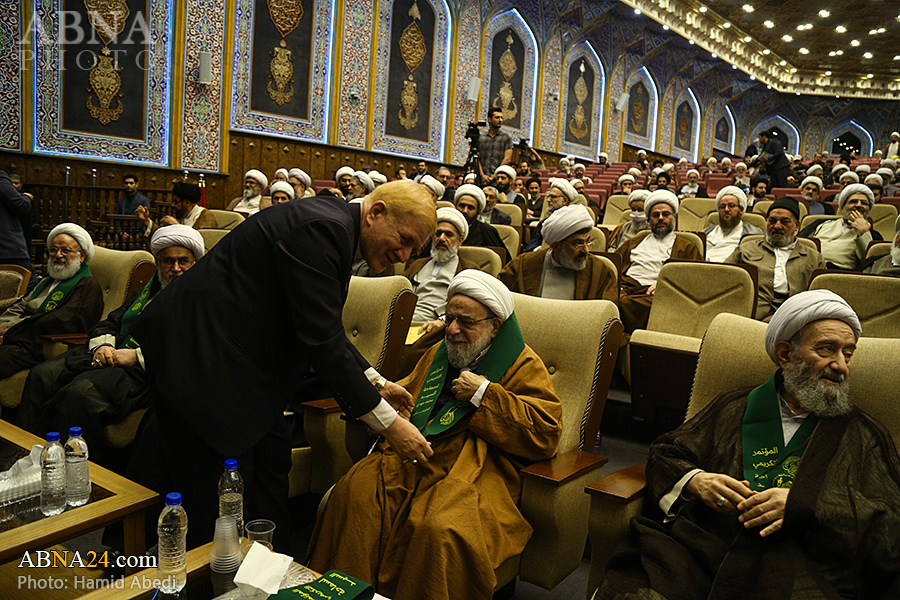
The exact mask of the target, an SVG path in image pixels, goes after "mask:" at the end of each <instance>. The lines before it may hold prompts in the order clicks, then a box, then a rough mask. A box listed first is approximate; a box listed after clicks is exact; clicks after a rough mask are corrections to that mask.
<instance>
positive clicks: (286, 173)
mask: <svg viewBox="0 0 900 600" xmlns="http://www.w3.org/2000/svg"><path fill="white" fill-rule="evenodd" d="M279 173H282V174H284V178H285V179H287V178H288V170H287V169H284V168H281V169H276V170H275V174H276V175H278V174H279Z"/></svg>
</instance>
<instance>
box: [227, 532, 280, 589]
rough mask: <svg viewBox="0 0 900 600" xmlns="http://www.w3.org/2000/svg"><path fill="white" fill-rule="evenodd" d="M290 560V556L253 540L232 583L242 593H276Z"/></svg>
mask: <svg viewBox="0 0 900 600" xmlns="http://www.w3.org/2000/svg"><path fill="white" fill-rule="evenodd" d="M292 562H293V559H292V558H291V557H290V556H288V555H286V554H278V553H277V552H272V551H271V550H269V549H268V548H266V547H265V546H263V545H262V544H257V543H256V542H253V545H252V546H250V551H249V552H247V556H245V557H244V562H242V563H241V568H240V569H238V572H237V574H236V575H235V576H234V583H235V584H237V586H238V587H239V588H240V589H241V593H244V594H252V593H253V592H255V591H256V590H262V591H264V592H265V593H267V594H269V595H272V594H277V593H278V589H279V586H280V585H281V580H282V579H284V574H285V573H286V572H287V570H288V567H289V566H290V565H291V563H292ZM254 588H255V589H254Z"/></svg>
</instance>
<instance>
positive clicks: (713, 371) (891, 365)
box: [585, 313, 900, 597]
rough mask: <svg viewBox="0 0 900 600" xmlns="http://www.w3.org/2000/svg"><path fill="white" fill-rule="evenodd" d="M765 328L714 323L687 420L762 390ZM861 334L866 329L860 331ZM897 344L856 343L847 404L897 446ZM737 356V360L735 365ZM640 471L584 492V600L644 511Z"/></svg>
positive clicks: (766, 372)
mask: <svg viewBox="0 0 900 600" xmlns="http://www.w3.org/2000/svg"><path fill="white" fill-rule="evenodd" d="M765 333H766V324H765V323H762V322H760V321H756V320H753V319H748V318H745V317H739V316H737V315H732V314H727V313H725V314H721V315H719V316H717V317H716V318H715V319H713V322H712V323H711V324H710V326H709V329H708V330H707V332H706V336H705V337H704V338H703V346H702V348H701V350H700V358H699V360H698V362H697V370H696V373H695V375H694V386H693V389H692V391H691V401H690V404H689V405H688V410H687V414H686V416H685V420H688V419H690V418H691V417H693V416H694V415H696V414H697V413H698V412H700V410H702V409H703V408H704V407H705V406H706V405H707V404H709V403H710V402H711V401H712V400H713V399H714V398H715V397H716V396H718V395H719V394H720V393H722V392H726V391H729V390H733V389H736V388H739V387H746V386H758V385H761V384H763V383H764V382H765V381H766V380H767V379H768V378H769V377H771V375H772V373H774V372H775V368H776V367H775V365H774V364H773V363H772V360H771V359H770V358H769V357H768V355H767V354H766V351H765ZM863 334H865V329H863ZM898 354H900V339H896V338H894V339H888V338H870V337H862V338H860V340H859V342H858V344H857V349H856V352H855V353H854V354H853V360H852V361H851V368H850V373H851V379H852V385H851V386H850V399H851V400H852V402H853V404H854V405H856V406H858V407H859V408H861V409H863V410H864V411H866V412H867V413H869V415H871V416H872V417H874V418H875V419H876V420H878V421H879V422H880V423H881V424H883V425H884V426H885V427H887V429H888V431H890V433H891V435H892V437H893V438H894V443H895V444H897V443H900V407H898V404H897V403H896V402H895V401H894V400H895V399H896V398H897V397H898V396H900V378H897V377H896V371H897V365H896V362H897V359H896V357H897V355H898ZM735 356H739V357H740V360H735ZM643 488H644V472H643V466H642V465H641V466H639V467H632V468H630V469H625V470H623V471H619V472H617V473H613V474H611V475H609V476H607V477H604V478H603V479H601V480H600V481H597V482H595V483H593V484H591V485H590V486H588V488H587V489H586V490H585V491H586V492H588V493H589V494H590V496H591V510H590V525H589V527H590V537H591V570H590V576H589V579H588V597H590V595H591V594H593V593H594V590H596V589H597V587H598V586H599V585H600V582H601V581H602V579H603V574H604V572H605V570H606V563H607V562H608V560H609V558H610V556H612V553H613V552H614V550H615V549H616V546H617V545H618V544H619V542H621V541H622V539H623V538H624V537H625V535H626V534H627V532H628V526H629V522H630V521H631V519H632V517H635V516H637V515H639V514H640V513H641V511H642V509H643V501H644V498H643Z"/></svg>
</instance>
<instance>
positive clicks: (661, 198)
mask: <svg viewBox="0 0 900 600" xmlns="http://www.w3.org/2000/svg"><path fill="white" fill-rule="evenodd" d="M745 198H746V196H745ZM660 202H665V203H666V204H668V205H669V206H671V207H672V212H674V213H675V214H678V196H676V195H675V194H673V193H672V192H670V191H669V190H654V191H652V192H650V195H649V196H647V199H646V200H644V212H645V213H646V214H647V216H650V209H651V208H653V205H654V204H659V203H660Z"/></svg>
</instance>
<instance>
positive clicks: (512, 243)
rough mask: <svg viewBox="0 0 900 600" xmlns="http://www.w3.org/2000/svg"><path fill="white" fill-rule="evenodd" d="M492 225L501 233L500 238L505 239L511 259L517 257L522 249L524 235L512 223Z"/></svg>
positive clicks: (504, 243) (504, 242)
mask: <svg viewBox="0 0 900 600" xmlns="http://www.w3.org/2000/svg"><path fill="white" fill-rule="evenodd" d="M492 227H493V228H494V229H496V230H497V233H499V234H500V239H501V240H503V245H504V246H506V250H507V251H508V252H509V257H510V259H513V258H515V257H517V256H518V255H519V252H520V251H521V250H522V240H521V238H522V236H521V235H520V234H519V232H518V231H517V230H516V228H515V227H513V226H511V225H493V226H492Z"/></svg>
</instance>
